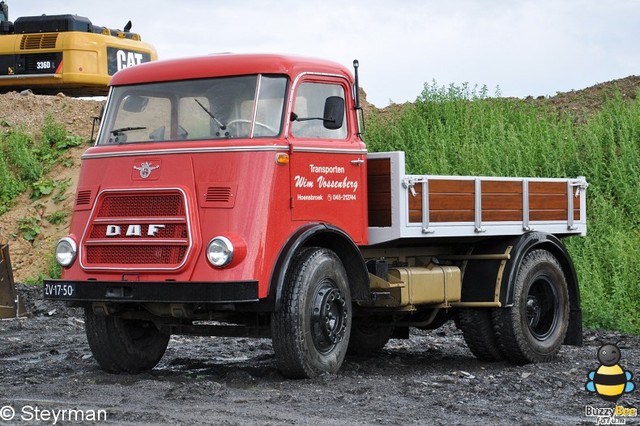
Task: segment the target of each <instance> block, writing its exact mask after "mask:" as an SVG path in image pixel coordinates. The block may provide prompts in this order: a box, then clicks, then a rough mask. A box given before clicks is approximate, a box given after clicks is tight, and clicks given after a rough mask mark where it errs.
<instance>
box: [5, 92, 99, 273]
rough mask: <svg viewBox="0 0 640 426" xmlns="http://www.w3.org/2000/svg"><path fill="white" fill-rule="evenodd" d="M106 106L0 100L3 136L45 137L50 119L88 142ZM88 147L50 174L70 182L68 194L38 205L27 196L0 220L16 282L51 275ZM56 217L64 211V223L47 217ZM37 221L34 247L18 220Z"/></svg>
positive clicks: (14, 96) (57, 99)
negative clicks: (12, 133)
mask: <svg viewBox="0 0 640 426" xmlns="http://www.w3.org/2000/svg"><path fill="white" fill-rule="evenodd" d="M101 103H102V102H101V101H98V100H82V99H76V98H69V97H66V96H64V95H62V94H59V95H57V96H41V95H37V96H36V95H33V94H30V93H24V94H19V93H16V92H11V93H6V94H2V95H0V111H1V112H0V132H6V131H8V130H10V129H20V130H21V131H23V132H25V133H27V134H30V135H33V136H34V137H35V138H38V137H39V136H40V131H41V129H42V126H43V125H44V123H45V119H46V117H47V115H49V114H53V116H54V118H55V120H56V121H57V122H59V123H61V124H63V125H64V126H65V128H66V129H67V130H68V131H69V132H70V133H71V134H73V135H77V136H81V137H82V138H83V139H85V140H86V141H87V142H88V141H89V139H90V137H91V126H92V123H93V117H95V116H97V115H98V114H99V113H100V107H101ZM86 147H87V145H83V146H81V147H78V148H75V149H72V150H70V151H69V152H68V153H66V154H65V157H66V158H68V161H65V163H67V164H66V166H63V165H62V164H61V165H58V166H56V167H55V168H54V169H53V170H52V171H51V172H50V174H49V176H50V177H51V178H53V179H55V180H56V181H60V182H63V181H64V182H68V184H67V189H66V190H65V191H64V192H65V193H64V194H60V195H59V196H58V197H56V198H55V199H54V197H52V196H49V197H46V198H41V199H38V200H35V201H34V200H31V199H30V198H29V195H30V193H29V192H30V191H27V192H26V193H24V194H22V195H21V196H20V197H18V199H17V200H15V202H14V203H13V206H11V208H10V210H9V211H8V212H7V213H5V214H4V215H2V216H0V234H2V235H3V236H5V237H6V238H7V239H8V240H9V252H10V256H11V261H12V265H13V270H14V277H15V280H16V281H17V282H24V281H27V280H32V279H35V278H37V277H38V276H39V275H40V274H43V273H46V271H47V269H48V267H47V263H48V262H49V261H50V260H51V253H52V250H53V247H54V245H55V243H56V241H57V240H58V239H59V238H60V237H62V236H63V235H65V234H66V232H67V229H68V227H69V220H70V218H71V208H72V205H73V199H74V193H75V188H76V186H77V179H78V170H79V167H80V156H81V155H82V152H83V151H84V149H86ZM54 212H62V213H61V214H63V215H64V217H65V220H64V221H63V222H62V223H58V224H51V223H49V222H48V221H47V220H46V219H45V218H46V217H47V216H48V215H50V214H51V213H54ZM27 217H33V218H37V219H39V220H40V229H41V232H40V234H39V235H38V237H37V238H36V239H35V240H34V241H33V243H31V242H29V241H27V240H25V239H24V238H23V237H22V236H21V231H20V224H19V220H20V219H21V218H27Z"/></svg>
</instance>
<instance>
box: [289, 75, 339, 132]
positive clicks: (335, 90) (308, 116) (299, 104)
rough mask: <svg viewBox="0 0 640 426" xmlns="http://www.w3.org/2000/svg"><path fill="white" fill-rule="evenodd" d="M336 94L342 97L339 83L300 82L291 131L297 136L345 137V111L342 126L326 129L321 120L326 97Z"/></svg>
mask: <svg viewBox="0 0 640 426" xmlns="http://www.w3.org/2000/svg"><path fill="white" fill-rule="evenodd" d="M332 96H337V97H340V98H342V99H344V98H345V96H344V88H343V87H342V86H341V85H339V84H328V83H311V82H309V83H302V84H301V85H300V87H298V91H297V93H296V98H295V104H294V107H293V112H294V113H295V115H296V117H297V119H296V120H294V121H293V122H292V123H291V133H292V134H293V136H295V137H297V138H319V139H346V137H347V120H346V111H345V114H344V115H345V116H344V117H343V121H342V127H340V128H339V129H327V128H326V127H325V125H324V121H323V120H322V117H323V114H324V107H325V103H326V101H327V99H328V98H330V97H332Z"/></svg>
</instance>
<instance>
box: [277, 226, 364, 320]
mask: <svg viewBox="0 0 640 426" xmlns="http://www.w3.org/2000/svg"><path fill="white" fill-rule="evenodd" d="M314 246H315V247H325V248H328V249H330V250H333V251H334V252H335V253H336V254H337V255H338V257H339V258H340V260H341V261H342V263H343V264H344V267H345V270H346V271H347V276H348V278H349V286H350V288H351V300H352V301H353V302H359V301H365V300H369V298H370V294H369V274H368V272H367V267H366V265H365V263H364V259H363V258H362V255H361V254H360V250H359V249H358V246H357V245H356V244H355V243H354V242H353V240H352V239H351V238H350V237H349V235H347V234H346V233H345V232H344V231H342V230H340V229H339V228H336V227H334V226H331V225H328V224H324V223H317V224H308V225H305V226H303V227H301V228H299V229H297V230H296V231H295V232H294V233H293V234H292V235H291V236H290V237H289V239H288V240H287V243H286V244H285V245H284V246H283V247H282V249H281V250H280V253H279V254H278V260H277V261H276V264H275V267H274V268H273V271H272V272H271V280H270V283H269V299H271V300H272V301H273V302H274V303H275V310H276V311H278V310H279V309H280V304H281V301H282V293H283V288H284V282H285V277H286V273H287V270H288V269H289V267H290V265H291V262H292V260H293V258H294V256H295V254H296V253H297V252H298V251H299V250H300V249H301V248H302V247H314Z"/></svg>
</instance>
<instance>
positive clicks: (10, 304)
mask: <svg viewBox="0 0 640 426" xmlns="http://www.w3.org/2000/svg"><path fill="white" fill-rule="evenodd" d="M24 314H25V309H24V303H23V301H22V300H20V298H19V297H18V294H17V293H16V289H15V284H14V281H13V270H12V269H11V260H10V259H9V244H8V243H7V240H5V239H4V238H2V239H1V240H0V318H18V317H21V316H23V315H24Z"/></svg>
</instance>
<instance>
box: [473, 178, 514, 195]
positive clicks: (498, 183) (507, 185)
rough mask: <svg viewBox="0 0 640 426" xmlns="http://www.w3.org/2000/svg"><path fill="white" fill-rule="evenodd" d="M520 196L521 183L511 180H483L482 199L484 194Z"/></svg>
mask: <svg viewBox="0 0 640 426" xmlns="http://www.w3.org/2000/svg"><path fill="white" fill-rule="evenodd" d="M494 193H496V194H504V193H509V194H520V196H522V182H519V181H513V180H483V181H482V197H483V198H484V196H485V194H494Z"/></svg>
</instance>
